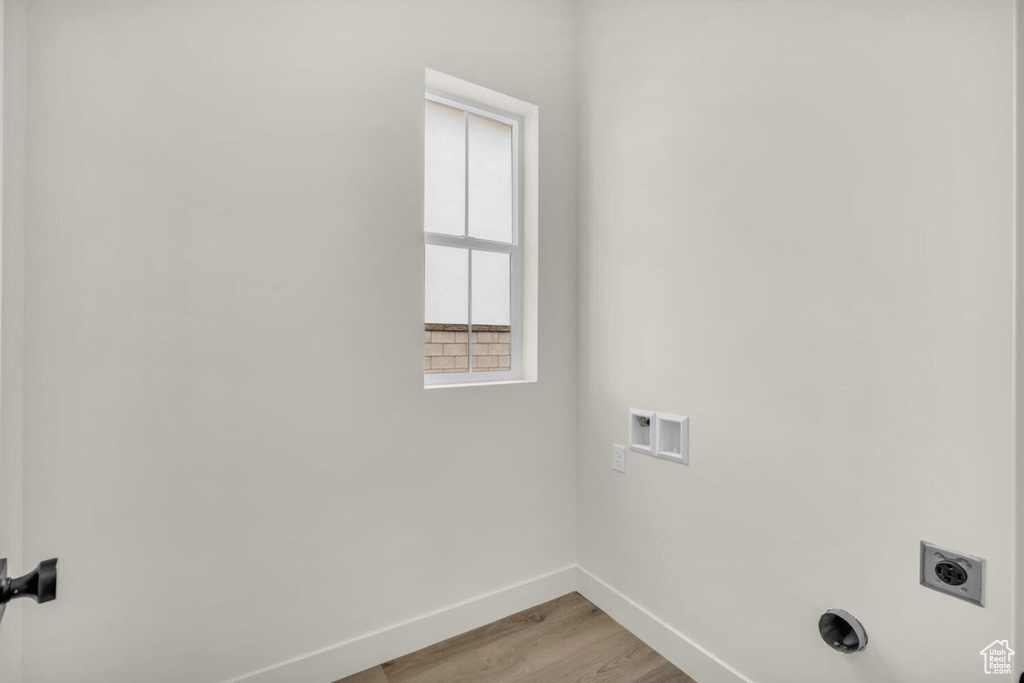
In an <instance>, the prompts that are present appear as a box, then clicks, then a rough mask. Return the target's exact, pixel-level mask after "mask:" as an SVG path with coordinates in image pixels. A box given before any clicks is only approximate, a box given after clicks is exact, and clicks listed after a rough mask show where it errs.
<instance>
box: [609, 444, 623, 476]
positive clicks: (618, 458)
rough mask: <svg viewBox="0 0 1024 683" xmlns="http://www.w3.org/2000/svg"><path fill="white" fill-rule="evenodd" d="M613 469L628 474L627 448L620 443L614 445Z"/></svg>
mask: <svg viewBox="0 0 1024 683" xmlns="http://www.w3.org/2000/svg"><path fill="white" fill-rule="evenodd" d="M612 469H613V470H615V471H616V472H622V473H623V474H625V473H626V447H625V446H623V445H622V444H620V443H613V444H612Z"/></svg>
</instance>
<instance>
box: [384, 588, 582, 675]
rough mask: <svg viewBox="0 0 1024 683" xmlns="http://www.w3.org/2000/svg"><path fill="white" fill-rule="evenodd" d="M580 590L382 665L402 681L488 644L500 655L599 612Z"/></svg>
mask: <svg viewBox="0 0 1024 683" xmlns="http://www.w3.org/2000/svg"><path fill="white" fill-rule="evenodd" d="M599 613H600V610H598V609H597V608H596V607H594V605H592V604H591V603H590V602H589V601H587V600H586V599H584V598H583V596H581V595H580V594H579V593H569V594H568V595H564V596H562V597H561V598H558V599H556V600H552V601H550V602H546V603H544V604H542V605H537V606H536V607H531V608H530V609H528V610H524V611H522V612H518V613H516V614H513V615H512V616H509V617H506V618H504V619H501V620H499V621H495V622H493V623H490V624H487V625H486V626H481V627H480V628H477V629H474V630H472V631H467V632H466V633H463V634H461V635H458V636H455V637H454V638H449V639H448V640H445V641H442V642H440V643H437V644H436V645H431V646H429V647H426V648H423V649H422V650H419V651H417V652H413V653H412V654H409V655H406V656H404V657H400V658H398V659H396V660H394V661H391V662H387V663H385V664H384V665H383V668H384V671H385V673H386V674H387V676H388V680H389V681H390V683H405V682H406V681H410V680H413V679H414V677H415V676H417V675H419V674H422V673H424V672H425V671H427V670H428V669H431V668H435V667H438V666H440V665H441V664H442V663H443V662H444V661H445V660H448V659H452V660H457V661H459V662H461V661H462V660H461V658H462V657H463V656H464V655H467V654H472V653H474V652H475V651H477V650H479V649H480V648H481V647H484V646H487V647H488V652H487V655H488V656H492V657H499V656H500V653H501V652H503V651H504V650H515V649H517V648H519V647H522V646H523V645H524V644H526V643H528V642H531V641H534V640H537V639H539V638H541V637H543V636H544V635H546V634H549V633H552V632H556V631H558V630H560V629H562V628H566V627H568V626H571V625H572V624H575V623H581V622H584V621H586V620H587V619H588V618H591V617H593V616H595V615H596V614H599Z"/></svg>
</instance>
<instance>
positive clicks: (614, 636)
mask: <svg viewBox="0 0 1024 683" xmlns="http://www.w3.org/2000/svg"><path fill="white" fill-rule="evenodd" d="M511 681H516V682H517V683H518V682H520V681H523V682H528V683H560V682H562V681H574V682H577V683H588V682H590V681H600V682H601V683H629V682H631V681H644V683H695V681H694V680H693V679H692V678H690V677H689V676H687V675H686V674H684V673H683V672H682V671H680V670H679V669H677V668H676V667H674V666H673V665H672V664H671V663H670V662H669V661H668V660H666V659H665V658H664V657H662V656H661V655H659V654H658V653H657V652H655V651H654V650H652V649H651V648H649V647H647V645H645V644H644V643H643V642H642V641H641V640H640V639H639V638H637V637H636V636H634V635H633V634H632V633H630V632H629V631H627V630H626V629H624V628H622V627H621V626H619V624H618V623H616V622H615V621H614V620H613V619H612V618H611V617H609V616H608V615H607V614H605V613H604V612H602V611H601V610H599V609H598V608H597V607H595V606H594V605H593V604H592V603H590V602H589V601H588V600H586V599H585V598H584V597H583V596H581V595H580V594H579V593H569V594H568V595H563V596H562V597H560V598H558V599H557V600H552V601H551V602H546V603H544V604H543V605H538V606H536V607H533V608H530V609H528V610H525V611H523V612H519V613H518V614H513V615H512V616H510V617H506V618H505V619H502V620H500V621H496V622H494V623H492V624H488V625H486V626H481V627H480V628H478V629H474V630H472V631H469V632H467V633H463V634H462V635H459V636H455V637H454V638H449V639H448V640H445V641H443V642H440V643H437V644H436V645H431V646H430V647H427V648H424V649H422V650H419V651H418V652H413V653H412V654H409V655H406V656H404V657H399V658H398V659H396V660H394V661H390V662H386V663H384V664H381V665H380V666H375V667H373V668H372V669H367V670H366V671H363V672H362V673H358V674H355V675H354V676H349V677H348V678H343V679H342V680H340V681H338V683H506V682H511Z"/></svg>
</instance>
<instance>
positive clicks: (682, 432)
mask: <svg viewBox="0 0 1024 683" xmlns="http://www.w3.org/2000/svg"><path fill="white" fill-rule="evenodd" d="M655 423H656V424H655V430H654V431H655V432H656V434H657V437H658V440H657V444H658V447H657V449H656V450H655V452H654V454H655V455H656V456H658V457H659V458H664V459H665V460H672V461H674V462H679V463H682V464H684V465H689V464H690V418H688V417H684V416H682V415H668V414H666V413H658V414H657V415H655Z"/></svg>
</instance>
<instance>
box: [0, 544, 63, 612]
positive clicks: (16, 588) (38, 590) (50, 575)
mask: <svg viewBox="0 0 1024 683" xmlns="http://www.w3.org/2000/svg"><path fill="white" fill-rule="evenodd" d="M15 598H32V599H33V600H35V601H36V602H39V603H43V602H50V601H51V600H56V599H57V560H56V558H54V559H52V560H44V561H42V562H40V563H39V566H38V567H36V568H35V569H33V570H32V571H30V572H29V573H28V574H25V576H19V577H18V578H16V579H12V578H11V577H9V576H7V560H6V559H0V619H3V616H4V611H5V610H6V608H7V603H9V602H10V601H11V600H14V599H15Z"/></svg>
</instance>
